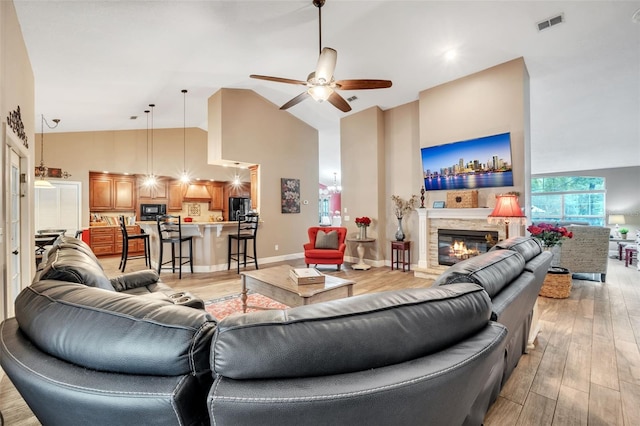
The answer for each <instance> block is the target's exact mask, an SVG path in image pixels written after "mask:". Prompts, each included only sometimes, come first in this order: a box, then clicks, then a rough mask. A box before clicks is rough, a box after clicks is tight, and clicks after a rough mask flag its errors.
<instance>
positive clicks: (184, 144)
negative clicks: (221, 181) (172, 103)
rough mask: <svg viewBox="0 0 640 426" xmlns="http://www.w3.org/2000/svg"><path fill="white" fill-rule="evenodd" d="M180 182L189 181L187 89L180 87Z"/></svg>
mask: <svg viewBox="0 0 640 426" xmlns="http://www.w3.org/2000/svg"><path fill="white" fill-rule="evenodd" d="M182 99H183V100H182V105H183V107H182V176H180V181H181V182H182V183H189V181H190V180H191V179H189V174H188V173H187V89H182Z"/></svg>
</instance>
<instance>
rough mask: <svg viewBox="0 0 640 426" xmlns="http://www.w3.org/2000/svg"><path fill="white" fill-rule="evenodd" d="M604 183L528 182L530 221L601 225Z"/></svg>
mask: <svg viewBox="0 0 640 426" xmlns="http://www.w3.org/2000/svg"><path fill="white" fill-rule="evenodd" d="M605 192H606V187H605V179H604V178H601V177H585V176H555V177H541V178H533V179H531V219H532V221H533V222H534V223H535V222H551V223H553V222H560V221H562V222H567V221H576V222H588V223H589V224H590V225H599V226H604V224H605Z"/></svg>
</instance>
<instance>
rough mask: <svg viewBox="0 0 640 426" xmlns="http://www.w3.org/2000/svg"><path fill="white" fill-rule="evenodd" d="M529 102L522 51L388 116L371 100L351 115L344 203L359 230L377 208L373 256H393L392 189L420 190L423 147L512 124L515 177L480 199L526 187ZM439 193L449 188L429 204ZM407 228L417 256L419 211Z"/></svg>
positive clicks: (345, 122) (344, 152) (344, 138)
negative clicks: (368, 105)
mask: <svg viewBox="0 0 640 426" xmlns="http://www.w3.org/2000/svg"><path fill="white" fill-rule="evenodd" d="M528 105H529V76H528V73H527V70H526V66H525V64H524V60H523V59H522V58H518V59H515V60H512V61H509V62H507V63H504V64H501V65H497V66H495V67H492V68H489V69H487V70H484V71H481V72H478V73H476V74H473V75H470V76H467V77H464V78H461V79H459V80H455V81H452V82H449V83H446V84H443V85H441V86H437V87H434V88H431V89H428V90H425V91H423V92H421V93H420V95H419V100H418V101H416V102H411V103H408V104H405V105H401V106H398V107H396V108H391V109H389V110H387V111H385V112H384V113H383V115H382V117H381V116H380V115H379V113H378V112H379V109H378V108H370V109H368V110H365V111H361V112H359V113H355V114H351V115H349V116H347V117H345V118H343V119H342V120H341V143H342V146H341V158H342V173H343V188H344V190H343V194H342V206H343V208H344V207H346V208H347V209H348V213H347V215H349V216H350V219H351V221H349V222H344V223H345V225H346V226H347V227H348V228H349V230H350V231H351V232H352V233H353V232H355V231H356V229H357V228H356V227H355V223H354V222H353V220H354V219H355V217H356V216H363V215H365V216H370V217H372V218H373V219H374V220H375V221H374V224H375V226H374V227H373V229H372V231H373V235H374V236H376V237H377V238H378V241H377V242H376V246H377V248H376V250H377V251H378V252H377V253H372V252H371V251H370V250H369V251H367V253H366V254H365V258H367V259H375V260H380V259H387V260H389V259H390V253H389V247H387V246H388V245H389V241H390V240H391V239H394V234H395V231H396V228H397V221H396V218H395V216H394V215H393V210H392V205H391V200H390V197H391V195H399V196H401V197H402V198H405V199H407V198H409V197H410V196H411V195H414V194H415V195H417V196H418V197H419V196H420V188H421V187H422V184H423V180H422V164H421V159H420V148H421V147H424V146H433V145H439V144H444V143H449V142H455V141H459V140H466V139H471V138H475V137H480V136H488V135H492V134H497V133H502V132H511V144H512V162H513V164H514V184H515V185H514V187H502V188H490V189H482V190H480V194H479V204H480V206H487V207H493V206H495V195H497V194H500V193H503V192H508V191H519V192H521V193H522V194H523V195H524V193H525V192H526V191H527V190H528V187H529V178H530V164H529V163H530V156H529V155H528V152H530V151H529V150H530V147H529V106H528ZM381 161H382V163H380V162H381ZM437 200H446V191H431V192H427V193H426V194H425V207H431V206H432V205H433V201H437ZM523 200H524V197H522V198H521V201H523ZM344 214H345V213H344V211H343V215H344ZM403 230H404V233H405V235H406V238H407V239H408V240H412V241H413V247H412V261H413V262H414V263H416V261H417V255H418V247H417V239H418V235H417V232H418V220H417V215H416V214H412V215H410V216H409V217H405V218H404V219H403ZM370 233H371V232H370ZM353 253H354V250H353V249H352V251H351V254H352V255H354V254H353Z"/></svg>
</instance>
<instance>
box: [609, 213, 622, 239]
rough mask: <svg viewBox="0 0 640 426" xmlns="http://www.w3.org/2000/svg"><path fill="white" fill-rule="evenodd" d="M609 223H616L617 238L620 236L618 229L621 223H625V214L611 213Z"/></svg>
mask: <svg viewBox="0 0 640 426" xmlns="http://www.w3.org/2000/svg"><path fill="white" fill-rule="evenodd" d="M609 223H610V224H611V225H615V226H616V238H620V232H619V231H618V229H619V228H620V226H619V225H624V224H625V222H624V215H623V214H610V215H609Z"/></svg>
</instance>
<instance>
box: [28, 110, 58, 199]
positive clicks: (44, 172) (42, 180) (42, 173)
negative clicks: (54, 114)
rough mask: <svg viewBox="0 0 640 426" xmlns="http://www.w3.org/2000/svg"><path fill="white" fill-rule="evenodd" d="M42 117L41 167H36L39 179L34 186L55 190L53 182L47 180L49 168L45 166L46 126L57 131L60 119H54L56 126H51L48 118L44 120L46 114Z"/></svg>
mask: <svg viewBox="0 0 640 426" xmlns="http://www.w3.org/2000/svg"><path fill="white" fill-rule="evenodd" d="M40 117H41V120H40V129H41V130H40V165H39V166H36V177H38V178H39V179H36V181H35V182H34V183H33V185H34V186H35V187H36V188H53V185H51V182H49V181H48V180H47V179H46V178H47V177H48V176H49V168H48V167H47V166H45V165H44V125H45V124H46V125H47V127H48V128H50V129H55V128H56V127H58V124H59V123H60V119H58V118H54V119H53V120H52V121H53V122H54V123H55V124H54V125H53V126H51V125H50V124H49V122H48V121H47V120H46V118H44V114H40Z"/></svg>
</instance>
